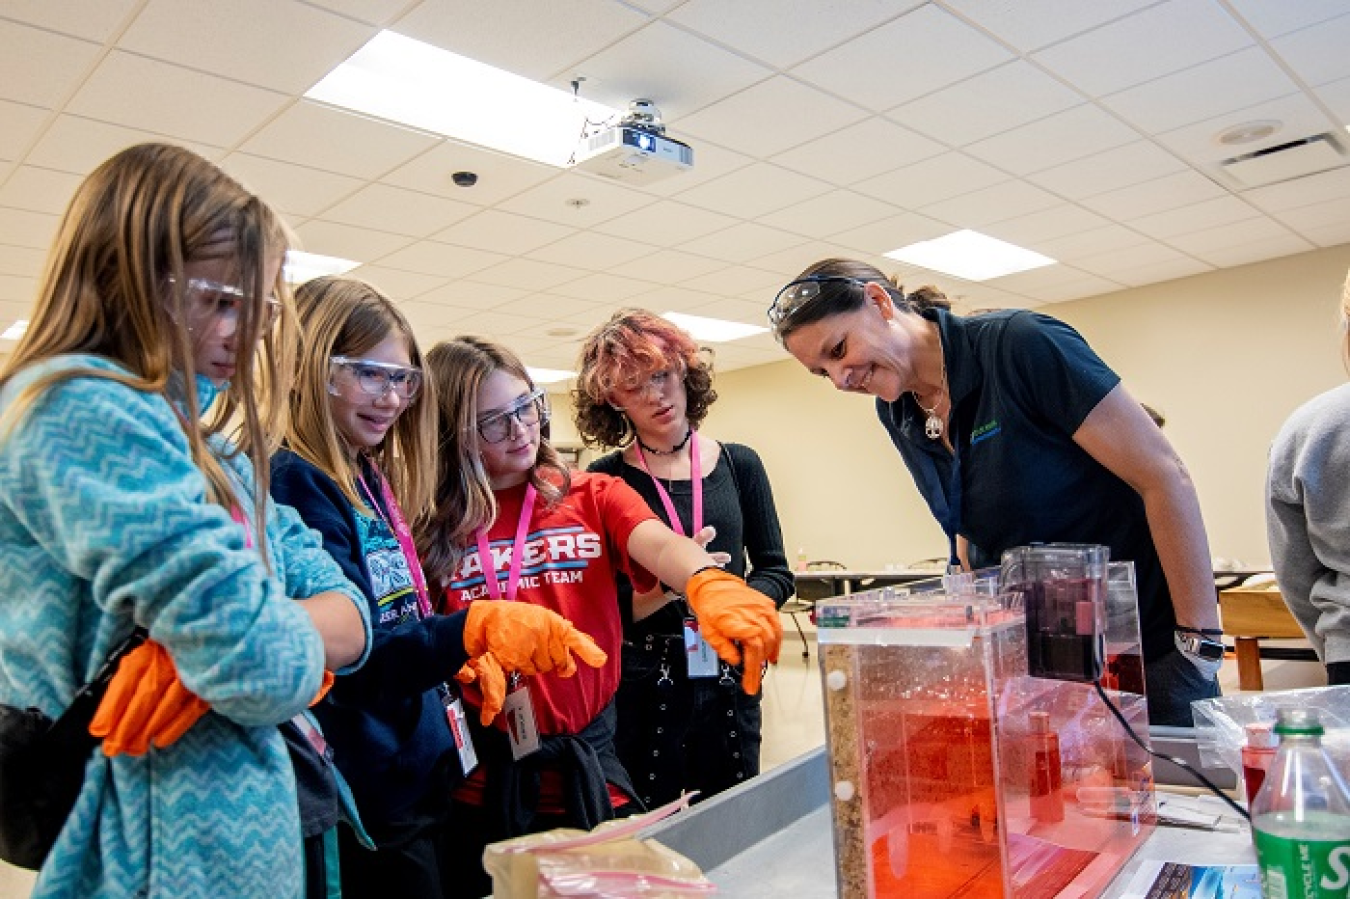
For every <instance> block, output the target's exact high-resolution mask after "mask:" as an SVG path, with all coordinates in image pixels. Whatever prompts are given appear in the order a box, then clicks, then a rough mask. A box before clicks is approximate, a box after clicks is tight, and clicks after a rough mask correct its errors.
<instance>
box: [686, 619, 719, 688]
mask: <svg viewBox="0 0 1350 899" xmlns="http://www.w3.org/2000/svg"><path fill="white" fill-rule="evenodd" d="M684 657H685V660H686V662H687V663H688V666H687V667H688V669H689V676H690V677H716V676H717V673H718V670H719V665H718V659H717V653H715V652H713V648H712V647H711V646H709V645H708V641H707V640H704V639H703V635H702V634H701V633H699V630H698V619H697V618H686V619H684Z"/></svg>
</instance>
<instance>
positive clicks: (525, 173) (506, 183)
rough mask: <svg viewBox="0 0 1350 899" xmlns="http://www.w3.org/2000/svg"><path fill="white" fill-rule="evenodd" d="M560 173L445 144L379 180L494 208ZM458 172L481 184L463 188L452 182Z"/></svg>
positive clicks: (450, 142) (478, 149)
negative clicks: (472, 176)
mask: <svg viewBox="0 0 1350 899" xmlns="http://www.w3.org/2000/svg"><path fill="white" fill-rule="evenodd" d="M560 171H561V170H560V169H556V168H554V167H553V166H550V165H543V164H542V163H538V162H532V161H530V160H528V159H521V158H520V157H518V156H508V155H507V154H505V153H498V152H496V151H494V150H488V149H484V148H483V147H475V146H472V145H470V144H465V143H460V142H459V141H455V140H443V141H441V142H440V143H438V144H437V145H436V146H435V147H434V148H433V149H431V150H429V151H428V152H426V153H423V154H422V155H420V156H418V157H416V158H415V159H412V160H410V161H408V162H406V163H404V164H403V165H401V166H399V167H398V168H396V169H394V170H393V171H392V172H390V173H389V174H387V175H385V176H384V177H383V178H381V179H380V180H381V181H385V182H387V183H389V184H393V185H396V186H398V187H406V188H408V189H409V190H419V191H421V192H422V193H428V194H438V195H440V196H443V197H449V198H450V199H452V200H459V201H460V202H463V203H473V204H475V205H477V206H491V205H493V204H495V203H500V202H501V201H502V200H504V199H506V198H507V197H511V196H514V195H515V194H518V193H520V192H521V191H524V190H528V189H529V188H531V187H534V186H535V185H537V184H542V183H543V182H545V181H547V180H549V179H550V178H554V177H557V175H558V174H559V173H560ZM456 172H473V173H474V174H475V175H477V176H478V181H477V182H476V183H475V184H474V185H473V186H472V187H460V186H459V185H458V184H455V182H454V179H453V175H454V174H455V173H456Z"/></svg>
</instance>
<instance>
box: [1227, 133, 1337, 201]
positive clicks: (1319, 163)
mask: <svg viewBox="0 0 1350 899" xmlns="http://www.w3.org/2000/svg"><path fill="white" fill-rule="evenodd" d="M1347 162H1350V159H1347V158H1346V155H1345V149H1344V147H1342V146H1341V144H1340V141H1339V140H1338V139H1337V138H1336V137H1335V136H1334V135H1332V134H1314V135H1313V136H1312V137H1305V138H1301V139H1300V140H1294V141H1288V142H1286V143H1283V144H1279V145H1278V146H1274V147H1267V148H1265V149H1264V150H1257V151H1255V152H1253V153H1244V154H1243V155H1241V156H1234V157H1232V158H1231V159H1224V160H1222V161H1220V162H1219V171H1221V172H1223V174H1224V175H1225V176H1227V177H1228V179H1229V180H1231V181H1232V182H1233V183H1234V184H1235V185H1236V186H1237V187H1238V189H1239V190H1245V189H1247V188H1251V187H1262V186H1264V185H1267V184H1276V183H1278V182H1280V181H1292V180H1293V179H1295V178H1302V177H1303V176H1304V175H1313V174H1316V173H1317V172H1325V171H1327V170H1328V169H1334V168H1339V167H1340V166H1343V165H1345V164H1346V163H1347Z"/></svg>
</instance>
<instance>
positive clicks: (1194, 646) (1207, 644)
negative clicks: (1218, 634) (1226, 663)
mask: <svg viewBox="0 0 1350 899" xmlns="http://www.w3.org/2000/svg"><path fill="white" fill-rule="evenodd" d="M1177 645H1178V646H1180V647H1181V650H1182V652H1187V653H1190V654H1191V655H1193V656H1196V657H1197V658H1201V659H1210V660H1211V661H1222V660H1223V644H1222V643H1220V642H1219V641H1218V640H1211V639H1210V638H1209V637H1206V636H1205V635H1204V634H1192V633H1187V632H1185V631H1177Z"/></svg>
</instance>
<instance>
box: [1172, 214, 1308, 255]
mask: <svg viewBox="0 0 1350 899" xmlns="http://www.w3.org/2000/svg"><path fill="white" fill-rule="evenodd" d="M1273 241H1289V242H1290V243H1291V245H1292V244H1294V243H1297V244H1299V245H1301V248H1302V249H1300V250H1296V249H1290V250H1289V252H1291V253H1294V252H1302V251H1303V250H1311V249H1312V246H1311V245H1310V244H1308V243H1307V242H1306V241H1304V240H1302V239H1300V238H1298V237H1297V236H1296V235H1294V234H1293V233H1291V232H1290V231H1289V229H1288V228H1286V227H1285V226H1284V225H1282V224H1280V223H1279V222H1277V221H1275V220H1274V219H1270V218H1264V217H1260V218H1249V219H1245V220H1241V221H1234V222H1230V223H1228V224H1226V225H1220V226H1219V227H1217V228H1202V229H1200V230H1196V231H1190V232H1187V233H1184V234H1177V235H1174V236H1172V237H1168V238H1167V243H1168V245H1169V246H1172V247H1176V248H1177V249H1178V250H1180V251H1181V252H1183V253H1187V254H1189V255H1192V256H1200V257H1204V255H1205V254H1207V253H1215V252H1218V251H1222V250H1225V249H1228V248H1230V247H1241V246H1244V245H1250V244H1255V243H1270V242H1273Z"/></svg>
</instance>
